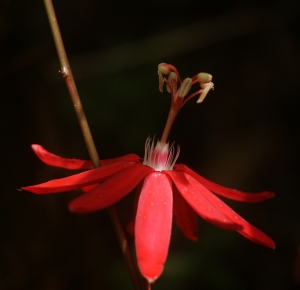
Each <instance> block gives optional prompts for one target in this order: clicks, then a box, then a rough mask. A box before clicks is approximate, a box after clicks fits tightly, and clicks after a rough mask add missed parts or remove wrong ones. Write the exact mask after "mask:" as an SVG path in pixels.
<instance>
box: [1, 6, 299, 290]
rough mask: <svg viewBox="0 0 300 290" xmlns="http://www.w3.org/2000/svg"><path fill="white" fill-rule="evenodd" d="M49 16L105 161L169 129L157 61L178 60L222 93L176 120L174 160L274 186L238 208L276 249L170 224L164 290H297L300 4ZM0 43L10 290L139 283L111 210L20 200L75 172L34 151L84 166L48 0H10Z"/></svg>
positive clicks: (4, 234) (63, 9)
mask: <svg viewBox="0 0 300 290" xmlns="http://www.w3.org/2000/svg"><path fill="white" fill-rule="evenodd" d="M54 6H55V8H56V10H57V17H58V21H59V23H60V26H61V31H62V35H63V38H64V42H65V46H66V50H67V52H68V54H69V57H70V63H71V65H72V68H73V73H74V77H75V79H76V81H77V86H78V90H79V93H80V95H81V98H82V103H83V106H84V108H85V112H86V115H87V118H88V120H89V123H90V127H91V130H92V133H93V136H94V138H95V143H96V146H97V148H98V150H99V155H100V157H101V158H103V159H105V158H112V157H116V156H120V155H123V154H127V153H131V152H134V153H137V154H139V155H140V156H143V149H144V142H145V140H146V138H147V136H148V135H150V136H153V135H154V134H157V136H160V135H161V133H162V130H163V127H164V123H165V120H166V117H167V113H168V109H169V101H170V100H169V95H168V94H167V93H164V94H161V93H159V91H158V78H157V65H158V63H160V62H168V63H172V64H173V65H175V66H176V67H177V68H178V70H179V71H180V73H181V76H182V77H183V78H184V77H187V76H189V77H191V76H193V75H194V74H196V73H198V72H200V71H206V72H209V73H211V74H212V75H213V81H214V83H215V90H214V91H213V92H210V93H209V95H208V97H207V99H206V100H205V101H204V103H203V104H201V105H196V104H195V100H192V101H190V102H189V103H188V104H187V105H186V106H185V107H184V108H183V110H182V111H181V112H180V114H179V116H178V118H177V120H176V121H175V124H174V127H173V129H172V131H171V135H170V140H172V141H176V144H180V146H181V155H180V157H179V160H178V162H180V163H185V164H187V165H188V166H189V167H191V168H192V169H194V170H196V171H197V172H198V173H200V174H201V175H203V176H205V177H207V178H209V179H211V180H213V181H215V182H218V183H220V184H222V185H225V186H228V187H232V188H237V189H240V190H245V191H261V190H270V191H274V192H276V198H274V199H273V200H269V201H266V202H263V203H260V204H242V203H238V202H232V201H228V204H229V205H230V206H232V208H233V209H234V210H236V211H237V212H238V213H239V214H241V215H242V216H243V217H244V218H246V219H247V220H248V221H249V222H251V223H252V224H254V225H255V226H257V227H258V228H260V229H261V230H263V231H264V232H266V233H267V234H268V235H270V236H271V237H272V238H273V239H274V240H275V242H276V245H277V248H276V250H275V251H272V250H270V249H267V248H264V247H263V246H259V245H256V244H254V243H252V242H250V241H249V240H247V239H245V238H243V237H242V236H240V235H239V234H237V233H235V232H226V231H223V230H221V229H218V228H216V227H214V226H212V225H210V224H208V223H206V222H204V221H203V220H201V219H200V218H199V240H198V241H197V242H196V243H193V242H190V241H188V240H186V239H185V238H183V237H182V235H181V233H180V232H179V231H178V230H177V229H176V228H175V227H174V229H173V233H172V240H171V246H170V252H169V256H168V260H167V263H166V266H165V270H164V273H163V275H162V276H161V277H160V278H159V279H158V281H157V282H156V283H155V284H154V285H153V289H154V290H155V289H202V290H210V289H212V290H218V289H255V290H263V289H299V288H300V287H299V285H297V282H296V281H297V279H298V283H300V281H299V280H300V277H299V276H296V277H295V276H294V275H293V272H294V263H295V258H296V249H297V246H298V244H299V243H300V213H299V207H300V195H299V194H300V193H299V169H300V168H299V159H300V158H299V157H300V153H299V145H300V144H299V143H300V138H299V137H300V136H299V120H300V117H299V99H300V96H299V64H300V36H299V35H300V34H299V32H300V25H299V19H300V18H299V17H300V13H299V12H300V2H299V1H298V0H294V1H293V0H285V1H279V0H276V1H275V0H273V1H250V0H249V1H246V0H245V1H223V2H221V1H199V0H198V1H192V0H185V1H183V0H181V1H179V0H177V1H145V2H142V1H108V0H105V1H98V0H72V1H71V0H65V1H54ZM0 45H1V51H0V64H1V71H0V77H1V81H0V95H1V102H2V103H1V105H0V111H1V122H0V124H1V131H0V132H1V143H0V146H1V147H0V148H1V174H0V176H1V177H0V178H1V190H0V225H1V227H0V289H88V290H89V289H91V290H93V289H132V288H131V284H130V280H129V278H128V274H127V270H126V268H125V263H124V262H123V260H122V256H121V253H120V250H119V247H118V244H117V242H116V239H115V236H114V232H113V229H112V226H111V224H110V220H109V217H108V214H107V211H106V210H103V211H99V212H96V213H92V214H89V215H76V214H72V213H69V212H68V210H67V203H68V201H70V200H71V199H72V198H74V197H75V196H77V195H79V194H80V193H79V192H67V193H61V194H57V195H46V196H36V195H33V194H30V193H28V192H20V191H17V189H18V188H20V187H21V186H25V185H30V184H35V183H40V182H43V181H46V180H49V179H52V178H58V177H62V176H67V175H68V174H70V173H69V172H66V171H63V170H59V169H55V168H50V167H48V166H46V165H44V164H43V163H42V162H40V161H39V160H38V159H37V158H36V156H35V155H34V154H33V152H32V151H31V149H30V145H31V144H32V143H38V144H41V145H43V146H44V147H45V148H47V149H48V150H49V151H51V152H53V153H56V154H58V155H61V156H65V157H73V158H81V159H84V158H86V159H87V158H88V155H87V152H86V148H85V144H84V142H83V139H82V136H81V132H80V129H79V126H78V123H77V119H76V116H75V113H74V111H73V108H72V104H71V101H70V98H69V96H68V93H67V89H66V88H65V85H64V82H63V79H62V78H61V76H60V75H59V74H58V73H57V71H58V70H59V62H58V59H57V55H56V50H55V47H54V44H53V39H52V36H51V33H50V28H49V24H48V22H47V17H46V13H45V9H44V6H43V2H42V1H36V0H31V1H11V0H2V1H1V2H0ZM226 202H227V200H226ZM132 204H133V197H132V196H128V197H127V198H125V199H124V200H122V201H121V202H120V203H119V204H118V205H117V208H118V210H119V212H120V215H121V217H122V220H123V222H124V226H126V224H127V222H128V221H129V220H130V218H131V214H132ZM130 242H131V243H132V239H130ZM295 278H296V279H295Z"/></svg>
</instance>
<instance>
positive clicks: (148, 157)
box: [143, 138, 180, 171]
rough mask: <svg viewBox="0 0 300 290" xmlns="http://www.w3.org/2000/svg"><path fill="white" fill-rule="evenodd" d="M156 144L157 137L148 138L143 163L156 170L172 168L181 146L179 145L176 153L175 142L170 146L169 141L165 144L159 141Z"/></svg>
mask: <svg viewBox="0 0 300 290" xmlns="http://www.w3.org/2000/svg"><path fill="white" fill-rule="evenodd" d="M154 145H155V139H153V140H151V138H147V140H146V143H145V155H144V161H143V164H144V165H147V166H149V167H152V168H153V169H154V170H156V171H162V170H172V169H173V166H174V164H175V162H176V160H177V159H178V157H179V152H180V148H179V146H177V152H176V154H175V149H174V146H173V144H172V145H171V146H169V143H165V144H163V143H161V142H160V141H157V143H156V146H155V147H154Z"/></svg>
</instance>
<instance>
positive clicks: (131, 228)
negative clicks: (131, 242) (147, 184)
mask: <svg viewBox="0 0 300 290" xmlns="http://www.w3.org/2000/svg"><path fill="white" fill-rule="evenodd" d="M143 184H144V180H142V181H141V182H140V183H139V184H138V186H137V188H136V192H135V197H134V207H133V219H132V220H131V221H130V222H129V224H128V225H127V228H126V229H127V232H128V233H129V234H130V235H131V236H132V237H134V227H135V217H136V211H137V207H138V203H139V199H140V194H141V191H142V188H143Z"/></svg>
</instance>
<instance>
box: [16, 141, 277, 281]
mask: <svg viewBox="0 0 300 290" xmlns="http://www.w3.org/2000/svg"><path fill="white" fill-rule="evenodd" d="M32 149H33V150H34V152H35V153H36V154H37V156H38V157H39V158H40V159H41V160H42V161H43V162H44V163H46V164H48V165H51V166H56V167H61V168H65V169H71V170H72V169H73V170H78V169H87V171H84V172H82V173H78V174H75V175H71V176H69V177H65V178H60V179H55V180H51V181H48V182H45V183H41V184H38V185H33V186H26V187H22V189H23V190H27V191H30V192H33V193H36V194H47V193H56V192H63V191H68V190H73V189H80V188H82V189H83V190H84V191H86V192H85V193H84V194H82V195H81V196H79V197H77V198H75V199H74V200H72V201H71V202H70V203H69V209H70V211H72V212H76V213H89V212H93V211H96V210H100V209H103V208H105V207H108V206H110V205H112V204H114V203H116V202H118V201H119V200H120V199H122V198H123V197H124V196H126V195H127V194H129V193H130V192H131V191H132V190H133V189H134V188H135V187H137V186H138V185H139V184H142V185H141V186H139V187H138V191H137V197H138V204H137V209H136V217H135V226H134V236H135V247H136V253H137V260H138V265H139V269H140V271H141V273H142V275H143V276H144V277H145V278H147V279H148V280H149V282H153V281H154V280H155V279H157V278H158V277H159V276H160V274H161V273H162V271H163V267H164V263H165V261H166V257H167V253H168V248H169V243H170V236H171V226H172V213H173V214H174V219H175V223H176V224H177V226H178V227H179V228H180V230H181V231H182V232H183V234H184V235H185V236H186V237H187V238H189V239H191V240H196V239H197V217H196V215H197V214H198V215H200V216H201V217H202V218H203V219H205V220H206V221H208V222H211V223H212V224H214V225H216V226H218V227H221V228H223V229H225V230H234V231H237V232H239V233H240V234H241V235H243V236H244V237H246V238H248V239H249V240H251V241H253V242H255V243H258V244H262V245H264V246H267V247H270V248H272V249H274V248H275V244H274V242H273V240H272V239H271V238H269V237H268V236H267V235H266V234H264V233H263V232H262V231H260V230H259V229H257V228H256V227H254V226H253V225H251V224H249V223H248V222H247V221H246V220H244V219H243V218H242V217H240V216H239V215H238V214H237V213H236V212H234V211H233V210H232V209H231V208H230V207H228V206H227V205H226V204H225V203H224V202H223V201H221V200H220V199H219V198H218V197H216V196H215V195H214V194H213V193H212V192H214V193H216V194H218V195H221V196H224V197H227V198H230V199H233V200H237V201H244V202H259V201H263V200H266V199H269V198H272V197H274V193H272V192H268V191H264V192H261V193H255V194H252V193H245V192H241V191H237V190H234V189H229V188H225V187H222V186H220V185H218V184H216V183H213V182H211V181H209V180H207V179H205V178H204V177H202V176H200V175H198V174H197V173H196V172H194V171H193V170H191V169H190V168H188V167H187V166H185V165H183V164H174V163H175V161H176V159H177V158H178V155H179V154H178V153H179V151H177V154H176V156H175V157H174V148H173V147H172V146H171V148H169V145H168V144H164V145H162V144H161V143H160V142H157V145H156V146H155V147H154V141H153V142H151V140H150V139H148V140H147V142H146V146H145V157H144V160H143V163H142V162H141V161H142V160H141V158H139V157H138V156H137V155H135V154H128V155H125V156H122V157H119V158H114V159H109V160H102V161H101V164H102V167H99V168H96V169H92V168H93V165H92V163H91V162H90V161H85V160H78V159H66V158H62V157H59V156H56V155H54V154H51V153H50V152H48V151H46V150H45V149H44V148H43V147H42V146H40V145H32Z"/></svg>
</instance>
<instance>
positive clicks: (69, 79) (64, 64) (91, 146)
mask: <svg viewBox="0 0 300 290" xmlns="http://www.w3.org/2000/svg"><path fill="white" fill-rule="evenodd" d="M44 4H45V7H46V11H47V15H48V19H49V23H50V26H51V30H52V34H53V38H54V41H55V45H56V49H57V53H58V57H59V61H60V65H61V69H60V72H61V74H62V76H63V77H64V80H65V83H66V85H67V88H68V90H69V94H70V96H71V100H72V103H73V106H74V109H75V112H76V116H77V118H78V122H79V125H80V128H81V131H82V134H83V138H84V141H85V144H86V147H87V149H88V152H89V155H90V158H91V160H92V162H93V165H94V167H100V166H101V164H100V161H99V156H98V153H97V150H96V146H95V143H94V140H93V137H92V134H91V131H90V128H89V125H88V122H87V119H86V116H85V113H84V110H83V107H82V104H81V101H80V97H79V94H78V91H77V88H76V84H75V81H74V78H73V74H72V70H71V67H70V64H69V61H68V57H67V54H66V51H65V48H64V44H63V40H62V37H61V33H60V30H59V26H58V23H57V19H56V15H55V11H54V8H53V4H52V0H44ZM108 211H109V215H110V217H111V221H112V224H113V227H114V229H115V233H116V236H117V239H118V242H119V245H120V248H121V251H122V254H123V257H124V259H125V261H126V264H127V267H128V270H129V273H130V276H131V279H132V283H133V286H134V289H136V290H142V289H143V286H142V284H141V281H140V278H139V274H138V272H137V269H136V267H135V264H134V261H133V258H132V255H131V253H130V250H129V247H128V243H127V240H126V237H125V233H124V230H123V227H122V224H121V222H120V219H119V217H118V214H117V211H116V209H115V207H113V206H111V207H110V208H108Z"/></svg>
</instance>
